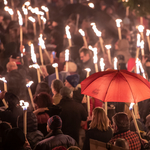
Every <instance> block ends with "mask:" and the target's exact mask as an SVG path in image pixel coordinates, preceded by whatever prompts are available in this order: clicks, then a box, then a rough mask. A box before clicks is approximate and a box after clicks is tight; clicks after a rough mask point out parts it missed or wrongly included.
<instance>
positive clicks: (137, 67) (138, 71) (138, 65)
mask: <svg viewBox="0 0 150 150" xmlns="http://www.w3.org/2000/svg"><path fill="white" fill-rule="evenodd" d="M139 67H140V63H139V59H138V58H137V59H136V73H137V74H140V68H139Z"/></svg>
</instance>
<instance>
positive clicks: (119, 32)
mask: <svg viewBox="0 0 150 150" xmlns="http://www.w3.org/2000/svg"><path fill="white" fill-rule="evenodd" d="M121 22H122V20H121V19H116V25H117V28H118V36H119V40H121V39H122V36H121V24H120V23H121Z"/></svg>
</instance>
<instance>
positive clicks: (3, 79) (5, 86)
mask: <svg viewBox="0 0 150 150" xmlns="http://www.w3.org/2000/svg"><path fill="white" fill-rule="evenodd" d="M0 80H1V81H3V82H4V91H6V92H7V81H6V79H5V77H2V78H0Z"/></svg>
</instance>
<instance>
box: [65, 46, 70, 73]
mask: <svg viewBox="0 0 150 150" xmlns="http://www.w3.org/2000/svg"><path fill="white" fill-rule="evenodd" d="M65 61H66V71H67V72H68V61H69V49H66V50H65Z"/></svg>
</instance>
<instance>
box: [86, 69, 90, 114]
mask: <svg viewBox="0 0 150 150" xmlns="http://www.w3.org/2000/svg"><path fill="white" fill-rule="evenodd" d="M85 70H86V71H87V76H86V77H87V78H88V77H89V76H90V71H91V69H90V68H86V69H85ZM87 109H88V115H89V116H90V97H89V96H87Z"/></svg>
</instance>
